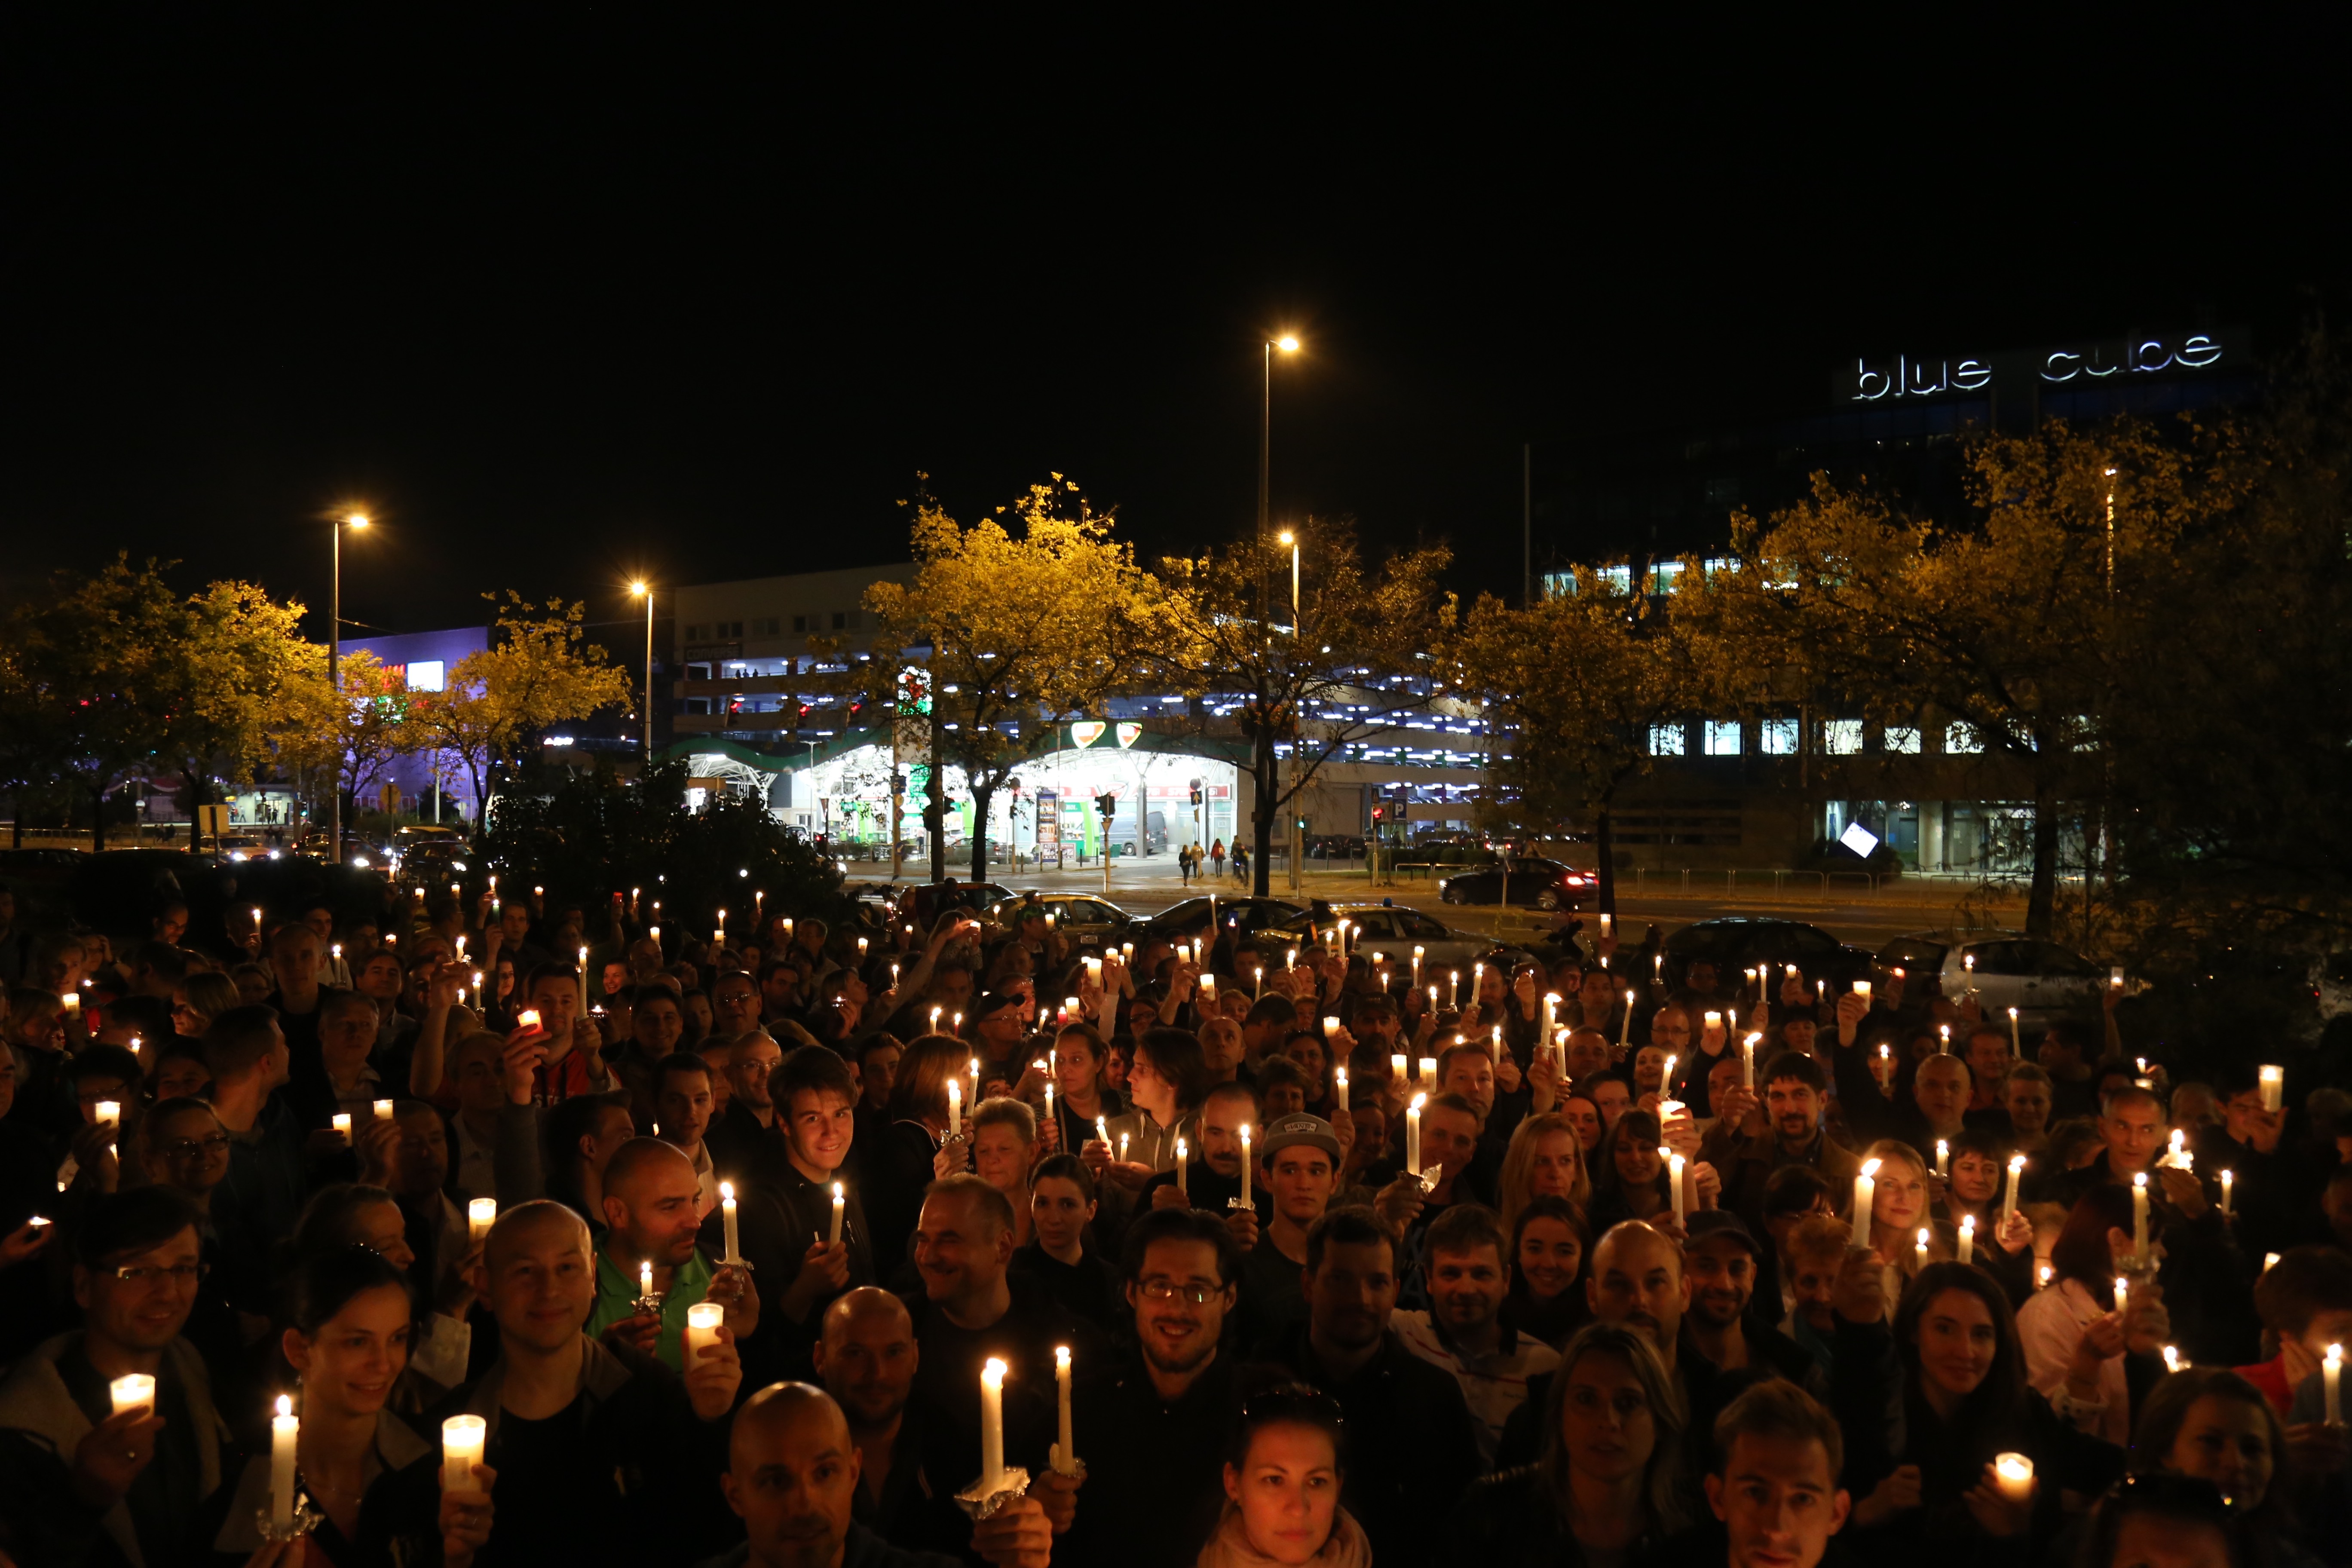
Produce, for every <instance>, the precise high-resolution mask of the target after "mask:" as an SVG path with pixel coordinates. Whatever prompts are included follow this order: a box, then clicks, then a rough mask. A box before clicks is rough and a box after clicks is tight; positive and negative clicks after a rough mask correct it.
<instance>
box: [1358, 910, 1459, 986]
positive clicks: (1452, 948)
mask: <svg viewBox="0 0 2352 1568" xmlns="http://www.w3.org/2000/svg"><path fill="white" fill-rule="evenodd" d="M1330 910H1331V917H1332V920H1331V921H1318V923H1317V926H1316V935H1317V936H1318V937H1319V938H1321V939H1323V940H1325V941H1328V940H1329V939H1330V935H1331V929H1332V921H1347V922H1348V948H1349V951H1350V952H1362V953H1367V954H1370V953H1374V952H1384V953H1386V954H1388V955H1389V956H1390V957H1391V958H1392V959H1394V960H1396V961H1397V973H1400V974H1403V973H1409V972H1410V971H1411V968H1412V950H1413V949H1414V948H1416V947H1417V948H1420V949H1421V950H1422V952H1421V970H1422V974H1423V984H1427V983H1428V982H1429V981H1430V980H1432V979H1436V980H1440V981H1442V980H1443V979H1444V975H1445V973H1446V972H1447V971H1449V970H1455V969H1458V970H1460V971H1462V984H1464V985H1465V986H1466V985H1468V984H1470V966H1471V965H1472V964H1473V963H1476V962H1477V961H1478V960H1480V959H1482V958H1484V957H1486V955H1487V954H1488V953H1490V952H1494V951H1495V950H1496V946H1497V945H1498V944H1497V943H1496V941H1495V939H1494V938H1493V937H1491V936H1480V935H1478V934H1476V933H1475V932H1473V931H1455V930H1454V929H1453V928H1451V927H1450V926H1446V925H1444V924H1442V923H1440V922H1439V921H1435V920H1433V919H1432V918H1431V917H1429V916H1428V915H1425V914H1423V913H1422V912H1421V911H1420V910H1409V909H1405V908H1402V907H1401V906H1399V905H1394V904H1333V905H1331V906H1330Z"/></svg>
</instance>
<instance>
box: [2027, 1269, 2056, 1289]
mask: <svg viewBox="0 0 2352 1568" xmlns="http://www.w3.org/2000/svg"><path fill="white" fill-rule="evenodd" d="M2056 1272H2058V1271H2057V1270H2056V1269H2054V1268H2051V1267H2050V1265H2048V1264H2047V1263H2044V1264H2042V1266H2041V1267H2040V1268H2036V1269H2034V1271H2033V1288H2034V1289H2036V1290H2047V1289H2050V1277H2051V1276H2052V1275H2053V1274H2055V1273H2056Z"/></svg>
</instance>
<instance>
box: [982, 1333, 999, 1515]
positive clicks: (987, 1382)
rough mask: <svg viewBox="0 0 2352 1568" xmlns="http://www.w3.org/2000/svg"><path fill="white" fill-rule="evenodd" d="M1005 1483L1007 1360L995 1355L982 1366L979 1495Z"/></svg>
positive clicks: (994, 1489) (987, 1493)
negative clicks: (1005, 1361) (1004, 1361)
mask: <svg viewBox="0 0 2352 1568" xmlns="http://www.w3.org/2000/svg"><path fill="white" fill-rule="evenodd" d="M1003 1485H1004V1363H1003V1362H1001V1361H999V1360H997V1359H996V1358H995V1357H994V1356H991V1357H989V1358H988V1364H987V1365H986V1366H983V1367H982V1368H981V1369H980V1488H979V1490H980V1494H981V1495H982V1497H992V1496H994V1495H995V1494H996V1493H997V1492H998V1491H999V1490H1001V1489H1003Z"/></svg>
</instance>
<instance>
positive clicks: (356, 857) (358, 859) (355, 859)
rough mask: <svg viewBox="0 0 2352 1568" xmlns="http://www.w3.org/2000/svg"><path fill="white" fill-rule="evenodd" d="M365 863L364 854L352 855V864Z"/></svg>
mask: <svg viewBox="0 0 2352 1568" xmlns="http://www.w3.org/2000/svg"><path fill="white" fill-rule="evenodd" d="M367 863H368V858H367V857H366V856H364V855H354V856H352V865H354V866H365V865H366V864H367Z"/></svg>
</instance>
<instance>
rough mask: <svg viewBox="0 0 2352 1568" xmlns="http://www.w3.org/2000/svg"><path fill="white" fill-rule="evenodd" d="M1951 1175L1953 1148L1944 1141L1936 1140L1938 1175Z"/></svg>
mask: <svg viewBox="0 0 2352 1568" xmlns="http://www.w3.org/2000/svg"><path fill="white" fill-rule="evenodd" d="M1951 1173H1952V1146H1951V1144H1950V1143H1948V1142H1945V1141H1944V1140H1943V1139H1941V1138H1938V1139H1937V1140H1936V1174H1937V1175H1939V1176H1946V1177H1948V1176H1950V1175H1951Z"/></svg>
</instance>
